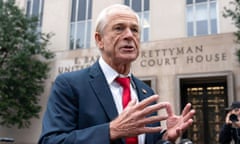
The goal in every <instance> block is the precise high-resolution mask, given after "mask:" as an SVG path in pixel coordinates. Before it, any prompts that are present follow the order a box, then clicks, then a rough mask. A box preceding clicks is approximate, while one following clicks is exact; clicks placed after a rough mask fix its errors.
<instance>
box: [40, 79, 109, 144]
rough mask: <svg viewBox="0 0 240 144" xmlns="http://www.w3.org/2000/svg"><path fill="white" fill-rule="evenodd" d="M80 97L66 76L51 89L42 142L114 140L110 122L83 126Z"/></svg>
mask: <svg viewBox="0 0 240 144" xmlns="http://www.w3.org/2000/svg"><path fill="white" fill-rule="evenodd" d="M78 111H79V109H78V97H77V96H76V95H75V94H74V90H73V89H72V87H71V86H70V84H69V83H68V81H67V80H66V79H65V78H64V77H63V76H58V77H57V79H56V81H55V83H54V85H53V87H52V90H51V93H50V96H49V100H48V104H47V109H46V112H45V114H44V118H43V122H42V133H41V136H40V139H39V141H38V144H96V143H100V144H110V136H109V135H110V134H109V123H103V124H98V125H95V126H89V127H86V128H79V125H78V124H77V122H78V118H79V117H78V116H79V115H78Z"/></svg>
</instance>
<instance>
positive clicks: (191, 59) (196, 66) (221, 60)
mask: <svg viewBox="0 0 240 144" xmlns="http://www.w3.org/2000/svg"><path fill="white" fill-rule="evenodd" d="M229 2H230V0H165V1H162V0H16V4H17V5H18V6H19V7H20V8H22V9H23V10H24V11H25V12H26V15H28V16H31V15H35V16H38V17H39V28H38V30H39V31H41V32H44V33H49V32H52V33H54V34H55V35H54V37H53V38H52V39H51V45H49V49H51V50H52V51H54V52H55V54H56V57H55V59H54V60H53V61H52V62H51V68H52V69H51V73H50V77H49V79H48V80H47V81H46V84H45V85H46V86H45V92H44V93H43V95H42V96H41V101H40V103H41V105H42V107H43V109H42V112H41V114H40V119H33V121H32V126H31V127H30V128H29V129H21V130H19V129H17V128H5V127H0V136H6V137H13V138H14V139H15V143H17V144H36V143H37V140H38V138H39V135H40V132H41V121H42V116H43V113H44V111H45V108H46V103H47V100H48V94H49V91H50V88H51V85H52V82H53V81H54V79H55V77H56V76H57V75H58V74H60V73H64V72H69V71H75V70H79V69H82V68H85V67H87V66H89V65H91V64H92V63H94V62H95V61H96V60H97V59H98V58H99V51H98V48H97V47H96V45H95V41H94V37H93V35H94V30H95V29H94V28H95V21H96V18H97V15H98V14H99V12H100V11H101V10H102V9H103V8H105V7H107V6H109V5H111V4H115V3H122V4H125V5H129V6H130V7H132V8H133V9H134V10H135V11H136V12H137V13H138V14H139V16H140V18H141V23H142V25H143V27H142V37H141V42H142V43H141V53H140V56H139V58H138V59H137V61H136V62H135V63H134V65H133V66H132V71H133V73H134V74H135V76H137V77H139V78H140V79H142V80H143V81H145V82H146V83H147V84H149V85H150V86H151V87H152V88H153V89H154V90H155V92H156V93H157V94H159V95H160V96H161V98H160V99H159V101H169V102H170V103H171V104H172V105H173V106H174V110H175V112H176V113H179V112H180V111H181V109H182V107H183V106H184V105H185V104H186V103H187V102H191V103H192V105H193V108H195V109H196V111H197V113H196V116H195V117H194V124H193V125H192V127H190V128H189V129H188V131H187V132H186V133H185V134H184V135H183V137H187V138H189V139H191V140H192V141H193V142H194V143H195V144H213V143H214V144H217V143H218V136H219V131H220V129H221V126H222V123H223V122H224V115H225V111H224V108H225V107H227V106H228V105H229V104H230V103H231V102H232V101H234V100H240V64H239V62H238V61H237V56H236V55H235V53H236V50H237V45H236V44H235V43H234V40H235V37H234V36H233V32H234V31H236V28H235V26H234V25H233V24H232V21H231V19H230V18H224V17H223V12H224V7H229ZM159 113H160V114H161V113H164V112H159ZM163 125H164V122H163Z"/></svg>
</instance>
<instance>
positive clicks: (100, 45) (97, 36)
mask: <svg viewBox="0 0 240 144" xmlns="http://www.w3.org/2000/svg"><path fill="white" fill-rule="evenodd" d="M95 41H96V44H97V46H98V48H100V49H102V48H103V38H102V35H101V34H100V33H99V32H95Z"/></svg>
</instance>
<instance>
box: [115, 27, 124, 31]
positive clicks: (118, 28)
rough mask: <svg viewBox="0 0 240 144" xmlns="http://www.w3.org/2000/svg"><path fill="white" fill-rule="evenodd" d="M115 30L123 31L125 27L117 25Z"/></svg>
mask: <svg viewBox="0 0 240 144" xmlns="http://www.w3.org/2000/svg"><path fill="white" fill-rule="evenodd" d="M115 30H117V31H122V30H123V27H120V26H118V27H115Z"/></svg>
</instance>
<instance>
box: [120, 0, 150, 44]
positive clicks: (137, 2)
mask: <svg viewBox="0 0 240 144" xmlns="http://www.w3.org/2000/svg"><path fill="white" fill-rule="evenodd" d="M124 4H125V5H128V6H130V7H131V8H132V9H133V10H134V11H135V12H137V13H138V15H139V18H140V20H141V25H142V30H141V42H146V41H148V40H149V29H150V24H149V0H125V1H124Z"/></svg>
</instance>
